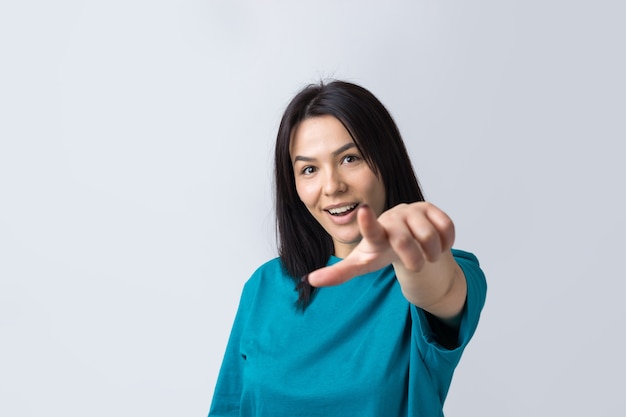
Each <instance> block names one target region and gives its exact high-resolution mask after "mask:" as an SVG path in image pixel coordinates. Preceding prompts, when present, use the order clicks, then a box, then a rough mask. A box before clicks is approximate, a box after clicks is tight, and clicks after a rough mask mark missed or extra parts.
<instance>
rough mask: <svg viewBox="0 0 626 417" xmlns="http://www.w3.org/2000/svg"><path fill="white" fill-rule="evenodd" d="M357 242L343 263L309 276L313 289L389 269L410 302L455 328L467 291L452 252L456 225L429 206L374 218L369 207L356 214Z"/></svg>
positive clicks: (401, 206) (419, 205)
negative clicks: (393, 270) (358, 232)
mask: <svg viewBox="0 0 626 417" xmlns="http://www.w3.org/2000/svg"><path fill="white" fill-rule="evenodd" d="M357 221H358V224H359V229H360V231H361V236H362V238H361V241H360V242H359V243H358V245H357V246H355V248H354V249H353V250H352V252H351V253H350V254H349V255H348V256H347V257H346V258H345V259H343V260H342V261H340V262H338V263H336V264H334V265H332V266H328V267H325V268H321V269H318V270H316V271H313V272H311V273H310V274H309V276H308V280H309V283H310V284H311V285H312V286H314V287H325V286H332V285H339V284H341V283H343V282H346V281H348V280H350V279H352V278H354V277H356V276H359V275H363V274H366V273H368V272H373V271H376V270H378V269H381V268H383V267H385V266H387V265H389V264H393V267H394V269H395V273H396V277H397V279H398V281H399V283H400V286H401V288H402V292H403V294H404V296H405V297H406V298H407V300H409V301H410V302H411V303H413V304H415V305H417V306H419V307H422V308H424V309H425V310H427V311H430V312H431V313H432V314H434V315H435V316H437V317H440V318H442V319H443V320H445V321H449V322H450V323H452V324H454V323H455V322H456V319H457V318H458V317H459V314H460V312H461V310H462V309H463V305H464V304H465V297H466V294H467V286H466V282H465V277H464V275H463V271H462V270H461V268H460V267H459V266H458V264H457V263H456V261H455V260H454V257H453V256H452V253H451V251H450V249H451V248H452V244H453V242H454V223H453V222H452V220H451V219H450V217H448V215H447V214H446V213H444V212H443V211H442V210H440V209H439V208H437V207H436V206H435V205H433V204H431V203H427V202H417V203H412V204H399V205H397V206H395V207H392V208H391V209H389V210H387V211H385V212H384V213H383V214H381V215H380V217H379V218H378V219H377V218H376V215H375V213H374V212H373V210H372V209H370V208H369V207H361V208H360V209H359V212H358V213H357Z"/></svg>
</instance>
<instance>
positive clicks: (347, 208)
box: [328, 204, 357, 214]
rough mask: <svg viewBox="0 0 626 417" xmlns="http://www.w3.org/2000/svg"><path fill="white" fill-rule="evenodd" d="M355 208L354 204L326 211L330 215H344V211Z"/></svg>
mask: <svg viewBox="0 0 626 417" xmlns="http://www.w3.org/2000/svg"><path fill="white" fill-rule="evenodd" d="M356 206H357V205H356V204H351V205H349V206H344V207H337V208H332V209H328V212H329V213H330V214H342V213H345V212H346V211H350V210H353V209H354V208H355V207H356Z"/></svg>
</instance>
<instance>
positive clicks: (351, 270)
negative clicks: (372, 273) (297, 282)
mask: <svg viewBox="0 0 626 417" xmlns="http://www.w3.org/2000/svg"><path fill="white" fill-rule="evenodd" d="M362 269H363V266H362V265H359V264H357V263H356V262H355V261H353V260H351V259H350V257H348V258H346V259H344V260H343V261H339V262H337V263H336V264H334V265H331V266H326V267H324V268H320V269H317V270H315V271H313V272H311V273H310V274H309V275H308V281H309V284H311V285H312V286H314V287H330V286H333V285H339V284H343V283H344V282H346V281H349V280H350V279H352V278H354V277H355V276H358V275H361V270H362Z"/></svg>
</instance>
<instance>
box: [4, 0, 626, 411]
mask: <svg viewBox="0 0 626 417" xmlns="http://www.w3.org/2000/svg"><path fill="white" fill-rule="evenodd" d="M383 4H384V5H383ZM622 4H623V3H622V2H620V1H617V0H616V1H602V0H595V1H591V0H589V1H557V0H541V1H534V0H531V1H528V0H525V1H522V0H519V1H501V0H491V1H487V0H480V1H473V2H470V1H461V0H450V1H434V0H426V1H385V2H382V1H377V2H374V1H364V0H360V1H343V2H342V1H330V0H325V1H316V2H292V1H263V2H262V1H191V0H177V1H173V0H151V1H148V0H145V1H139V0H124V1H121V0H116V1H111V0H109V1H101V2H97V1H69V0H62V1H54V2H48V1H31V2H18V1H2V3H0V60H1V61H0V415H2V416H20V417H21V416H40V415H47V416H81V417H82V416H87V415H89V416H111V415H116V416H153V417H156V416H204V415H206V414H207V413H208V408H209V404H210V400H211V396H212V392H213V388H214V385H215V381H216V378H217V373H218V369H219V366H220V363H221V359H222V355H223V352H224V348H225V345H226V340H227V337H228V333H229V331H230V326H231V324H232V320H233V317H234V313H235V310H236V307H237V304H238V299H239V294H240V291H241V288H242V285H243V283H244V282H245V281H246V280H247V278H248V277H249V276H250V274H251V273H252V272H253V271H254V269H255V268H256V267H257V266H259V265H260V264H261V263H263V262H264V261H266V260H268V259H269V258H271V257H274V256H275V253H276V252H275V244H274V241H275V237H274V218H273V209H272V188H271V187H272V178H271V170H272V165H271V164H272V151H273V149H272V146H273V141H274V135H275V133H276V130H277V124H278V121H279V118H280V115H281V114H282V111H283V109H284V107H285V105H286V104H287V102H288V100H289V99H290V98H291V97H292V96H293V94H295V93H296V92H297V91H298V90H299V89H300V88H301V87H303V86H304V85H305V84H307V83H310V82H315V81H317V80H319V79H320V78H327V77H335V78H341V79H347V80H350V81H353V82H357V83H359V84H362V85H363V86H365V87H367V88H368V89H370V90H371V91H372V92H373V93H374V94H375V95H377V96H378V97H379V98H380V99H381V100H382V101H383V103H385V105H386V106H387V107H388V108H389V110H390V111H391V113H392V114H393V115H394V117H395V118H396V120H397V122H398V124H399V126H400V129H401V131H402V133H403V136H404V138H405V140H406V142H407V146H408V147H409V149H410V153H411V156H412V158H413V161H414V163H415V167H416V171H417V173H418V176H419V177H420V180H421V183H422V185H423V187H424V189H425V191H426V195H427V198H428V199H429V200H431V201H433V202H434V203H435V204H437V205H439V206H441V207H442V208H444V209H445V210H446V211H448V212H449V214H450V215H451V216H452V217H453V219H454V220H455V222H456V226H457V233H458V239H457V243H456V245H455V246H456V247H458V248H462V249H465V250H469V251H472V252H474V253H476V255H477V256H478V257H479V258H480V260H481V262H482V265H483V267H484V270H485V271H486V273H487V278H488V283H489V292H488V300H487V305H486V307H485V309H484V312H483V318H482V321H481V324H480V326H479V329H478V332H477V333H476V335H475V339H474V340H473V341H472V343H471V344H470V346H469V347H468V349H467V350H466V352H465V355H464V357H463V359H462V361H461V364H460V365H459V367H458V369H457V372H456V375H455V379H454V381H453V384H452V387H451V389H450V393H449V396H448V400H447V403H446V408H445V410H446V413H447V415H448V416H471V415H481V416H531V415H532V416H554V415H618V414H620V413H622V412H623V410H624V409H626V396H624V395H623V394H624V393H623V391H624V383H623V377H624V374H626V360H625V359H624V354H623V341H624V338H623V335H622V334H623V329H624V326H623V322H624V319H626V313H625V309H624V302H623V299H624V293H625V292H624V291H625V286H624V283H623V281H624V278H625V274H624V271H623V267H622V263H623V262H620V261H621V258H622V257H623V252H624V250H623V249H624V244H623V236H624V232H625V231H626V230H625V229H626V226H625V222H624V213H625V210H626V207H625V203H624V196H623V193H624V185H623V182H624V180H625V179H626V172H625V169H624V152H623V151H622V150H621V149H622V147H623V144H620V142H623V141H624V139H626V122H625V120H626V117H625V116H626V98H625V97H626V82H625V77H624V74H626V55H625V53H624V50H625V49H624V48H625V46H624V40H625V39H626V29H625V26H624V19H625V16H626V6H623V5H622Z"/></svg>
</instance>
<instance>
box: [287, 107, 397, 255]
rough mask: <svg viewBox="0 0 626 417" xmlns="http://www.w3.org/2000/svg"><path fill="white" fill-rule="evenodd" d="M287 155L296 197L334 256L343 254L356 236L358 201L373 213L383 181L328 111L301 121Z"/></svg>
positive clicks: (381, 201) (380, 206)
mask: <svg viewBox="0 0 626 417" xmlns="http://www.w3.org/2000/svg"><path fill="white" fill-rule="evenodd" d="M290 155H291V162H292V165H293V172H294V176H295V179H296V190H297V192H298V196H299V197H300V200H302V202H303V203H304V205H305V206H306V208H307V209H308V210H309V212H310V213H311V214H312V215H313V217H314V218H315V219H316V220H317V221H318V222H319V223H320V224H321V225H322V227H323V228H324V229H325V230H326V231H327V232H328V234H330V236H331V237H332V239H333V242H334V246H335V256H338V257H340V258H345V257H346V256H347V255H348V254H349V253H350V252H351V251H352V249H353V248H354V247H355V246H356V245H357V244H358V243H359V241H360V240H361V233H360V231H359V226H358V224H357V220H356V212H357V210H356V209H357V208H358V206H359V205H362V204H367V205H369V206H370V207H371V208H372V209H373V210H374V212H375V213H376V215H377V216H379V215H380V214H381V213H382V212H383V210H384V208H385V197H386V196H385V187H384V185H383V183H382V181H381V180H380V179H379V178H378V177H377V176H376V175H375V174H374V172H373V171H372V170H371V169H370V167H369V165H368V164H367V162H366V161H365V160H364V159H363V157H362V155H361V153H360V152H359V151H358V149H357V147H356V144H355V143H354V141H353V140H352V137H351V136H350V133H348V131H347V130H346V128H345V127H344V126H343V124H342V123H341V122H340V121H339V120H338V119H337V118H335V117H333V116H328V115H326V116H316V117H311V118H308V119H305V120H303V121H302V122H300V124H299V125H298V126H297V127H296V128H295V129H294V131H293V133H292V137H291V146H290Z"/></svg>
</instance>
